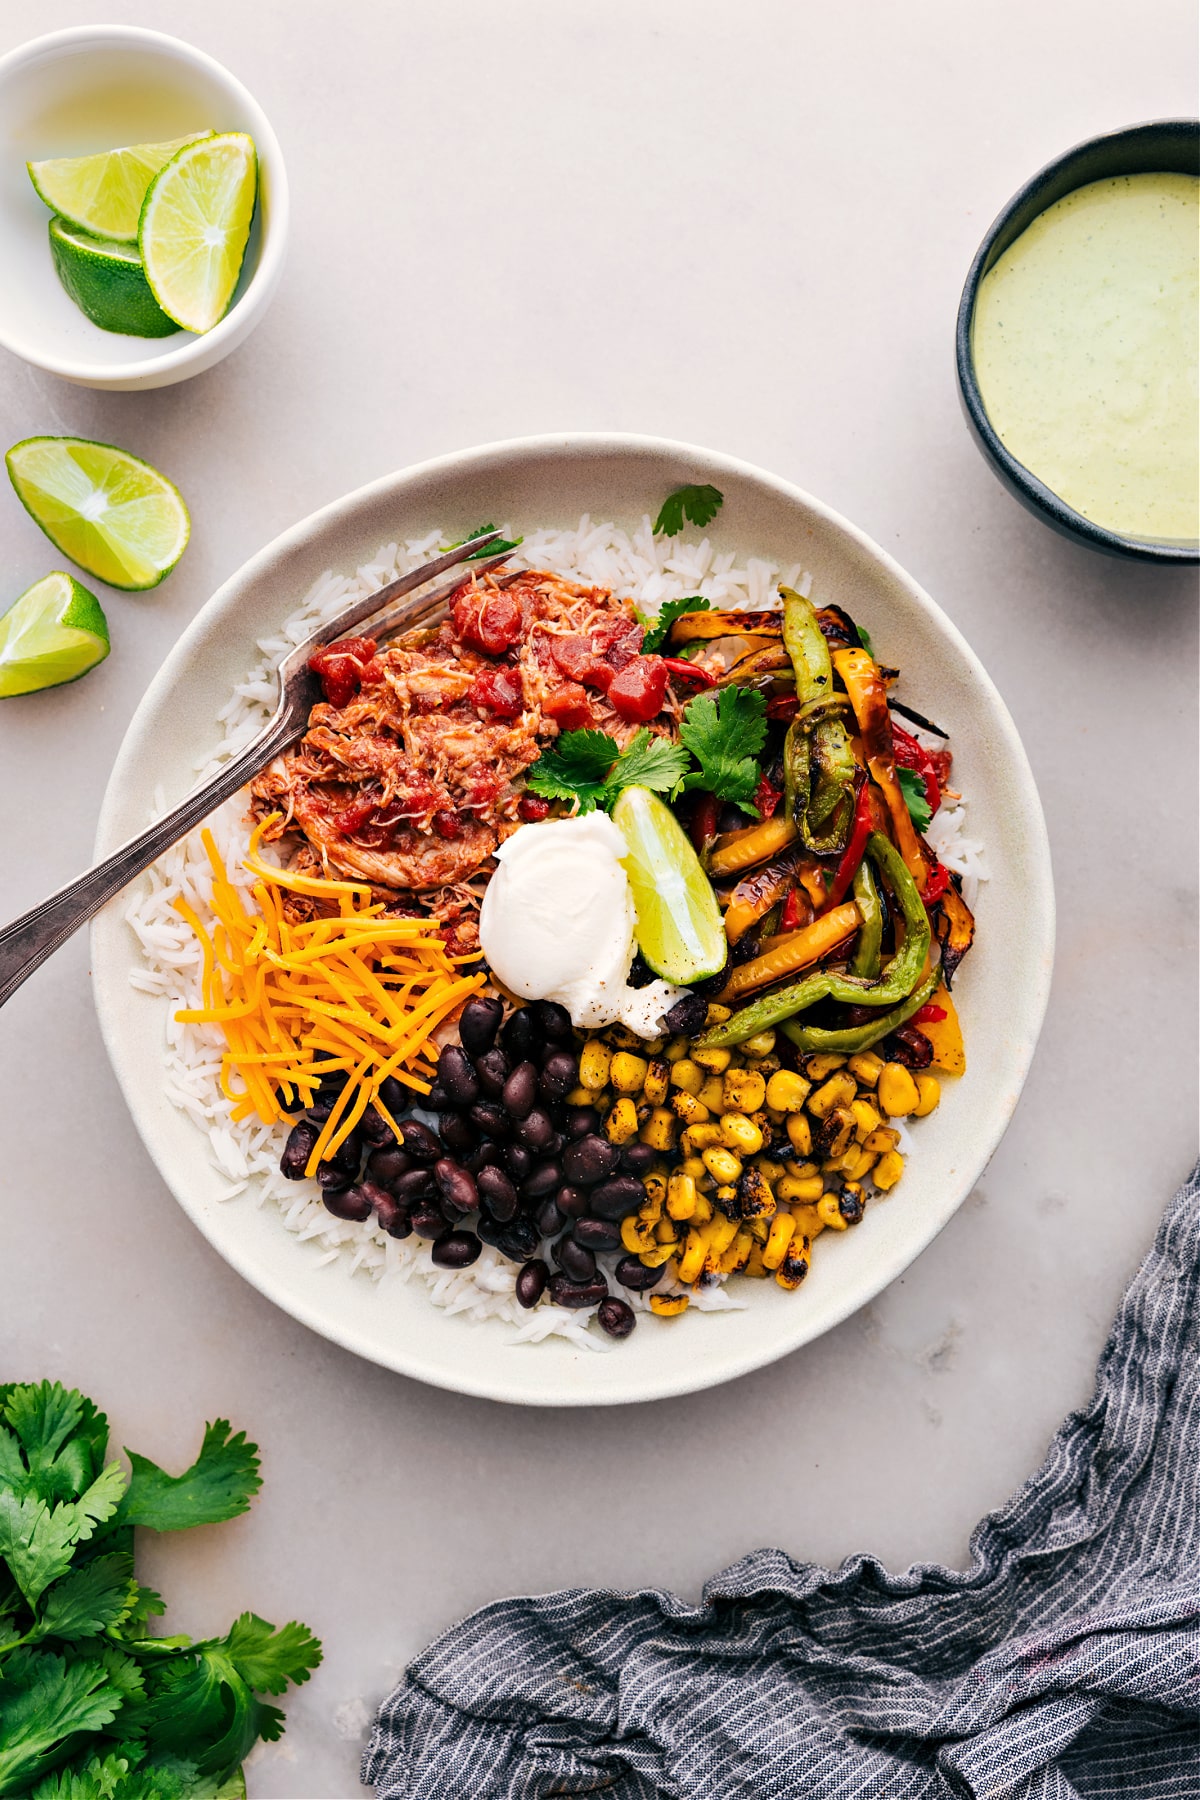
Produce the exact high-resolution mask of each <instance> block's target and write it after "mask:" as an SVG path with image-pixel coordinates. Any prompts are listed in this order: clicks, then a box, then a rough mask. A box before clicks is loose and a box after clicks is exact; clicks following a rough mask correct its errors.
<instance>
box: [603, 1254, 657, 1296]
mask: <svg viewBox="0 0 1200 1800" xmlns="http://www.w3.org/2000/svg"><path fill="white" fill-rule="evenodd" d="M666 1272H667V1265H666V1263H662V1264H660V1265H659V1267H658V1268H657V1269H648V1268H647V1267H646V1265H645V1263H644V1262H639V1261H638V1259H637V1257H636V1256H623V1257H622V1258H621V1260H620V1262H619V1263H618V1264H617V1266H616V1268H615V1269H614V1270H613V1274H614V1275H615V1276H616V1278H617V1280H618V1281H619V1282H620V1284H621V1286H622V1287H627V1288H633V1289H635V1291H636V1292H637V1293H639V1294H640V1293H642V1292H644V1290H645V1289H646V1288H652V1287H657V1286H658V1284H659V1282H660V1281H661V1280H662V1278H663V1276H664V1275H665V1274H666Z"/></svg>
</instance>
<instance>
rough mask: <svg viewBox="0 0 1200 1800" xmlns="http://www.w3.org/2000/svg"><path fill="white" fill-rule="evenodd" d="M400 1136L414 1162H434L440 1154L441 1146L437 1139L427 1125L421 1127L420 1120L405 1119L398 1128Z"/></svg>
mask: <svg viewBox="0 0 1200 1800" xmlns="http://www.w3.org/2000/svg"><path fill="white" fill-rule="evenodd" d="M400 1136H401V1140H402V1142H403V1144H404V1148H405V1150H407V1152H408V1154H409V1155H410V1156H411V1157H412V1159H413V1161H414V1162H436V1161H437V1159H438V1157H439V1156H440V1155H441V1154H442V1146H441V1145H440V1144H439V1143H438V1141H437V1138H436V1137H435V1136H434V1134H433V1132H432V1131H430V1129H429V1127H428V1125H422V1123H421V1121H420V1119H405V1121H404V1123H403V1124H402V1125H401V1127H400Z"/></svg>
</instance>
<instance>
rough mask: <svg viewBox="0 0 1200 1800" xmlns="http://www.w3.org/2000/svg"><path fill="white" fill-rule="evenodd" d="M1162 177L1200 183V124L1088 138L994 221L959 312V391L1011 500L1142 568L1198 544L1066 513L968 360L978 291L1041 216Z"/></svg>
mask: <svg viewBox="0 0 1200 1800" xmlns="http://www.w3.org/2000/svg"><path fill="white" fill-rule="evenodd" d="M1164 171H1165V172H1167V173H1169V174H1176V175H1200V120H1196V119H1162V120H1159V121H1157V122H1155V123H1153V124H1149V125H1131V126H1129V127H1128V129H1127V130H1125V131H1111V132H1109V133H1108V135H1107V136H1106V137H1097V138H1089V139H1088V140H1087V142H1086V143H1084V144H1076V146H1075V148H1074V149H1073V150H1068V151H1067V153H1066V155H1065V156H1060V157H1059V158H1058V160H1057V161H1056V162H1052V163H1047V165H1046V167H1045V168H1044V169H1041V170H1039V171H1038V173H1037V174H1036V175H1035V176H1034V177H1033V180H1032V181H1028V182H1026V184H1025V186H1024V187H1023V188H1022V189H1021V191H1020V193H1019V194H1016V195H1014V197H1013V198H1012V199H1011V200H1010V201H1009V203H1008V205H1007V206H1006V207H1005V208H1004V211H1003V212H1002V213H1001V214H1000V216H999V218H998V219H997V220H996V221H995V223H994V224H993V226H992V228H991V230H990V231H989V232H988V234H987V236H986V237H985V238H984V240H983V242H982V244H981V245H980V246H979V250H978V253H977V255H976V257H975V261H974V262H973V263H972V264H971V272H970V274H969V275H968V276H967V283H966V286H965V287H964V288H963V294H962V300H961V301H960V303H959V308H958V334H957V340H956V351H957V359H958V386H959V392H960V394H961V395H962V403H963V408H964V410H965V412H966V415H967V419H968V422H969V423H970V425H971V428H972V430H973V431H974V433H975V437H976V439H977V440H978V443H979V446H980V448H981V449H982V451H983V453H984V455H985V456H986V457H987V459H988V461H989V462H990V463H991V465H992V467H993V469H994V470H995V471H996V473H997V475H998V476H999V477H1000V479H1001V481H1002V482H1003V483H1004V485H1005V486H1006V487H1007V488H1008V489H1009V491H1010V493H1013V494H1015V495H1016V497H1017V499H1018V500H1019V501H1021V503H1022V505H1023V506H1027V507H1028V508H1029V510H1030V512H1032V513H1036V514H1037V517H1038V518H1039V519H1041V520H1042V521H1043V523H1044V524H1046V525H1049V526H1051V527H1052V528H1053V529H1054V530H1055V531H1059V532H1061V533H1062V534H1063V536H1064V537H1069V538H1074V539H1076V540H1077V541H1078V542H1079V543H1082V544H1090V545H1091V547H1092V548H1093V549H1094V550H1103V551H1104V552H1106V554H1107V555H1109V556H1127V557H1133V558H1135V559H1136V560H1137V561H1138V562H1156V563H1195V562H1200V543H1191V542H1188V543H1179V542H1169V543H1168V542H1162V543H1155V542H1153V541H1152V540H1141V539H1138V538H1128V537H1123V536H1122V535H1121V534H1120V532H1116V531H1106V530H1105V529H1104V527H1103V526H1102V525H1094V524H1093V523H1092V521H1091V520H1090V519H1085V518H1084V517H1083V515H1082V513H1077V512H1076V511H1075V509H1074V507H1073V506H1068V505H1067V503H1066V501H1065V500H1062V499H1060V498H1059V496H1058V495H1057V494H1055V493H1053V492H1051V490H1050V489H1049V488H1048V487H1046V486H1045V484H1044V483H1043V482H1040V481H1039V480H1038V478H1037V476H1036V475H1033V474H1031V473H1030V471H1029V470H1028V469H1027V468H1026V467H1025V465H1024V463H1019V462H1018V461H1017V459H1016V457H1015V456H1013V455H1012V453H1011V452H1010V451H1008V450H1006V449H1005V447H1004V445H1003V444H1002V443H1001V442H1000V439H999V437H998V436H997V434H996V430H995V427H994V426H993V425H992V422H991V420H990V419H989V418H988V415H987V412H986V410H985V409H984V404H983V400H982V398H981V396H980V393H979V384H978V382H977V381H976V379H975V364H974V360H973V358H972V355H971V319H972V317H973V315H974V312H975V296H976V294H977V293H978V291H979V284H980V282H981V281H982V280H983V278H984V276H985V275H986V274H987V272H988V270H989V269H991V268H992V267H993V265H994V264H995V263H997V262H998V261H999V260H1000V258H1001V257H1002V256H1003V255H1004V252H1005V251H1006V250H1007V249H1008V247H1009V245H1010V244H1013V243H1015V242H1016V240H1017V238H1019V237H1020V235H1021V233H1022V232H1023V231H1024V230H1025V228H1026V226H1027V225H1031V224H1032V223H1033V221H1034V219H1036V218H1037V216H1038V214H1039V213H1043V212H1045V211H1046V208H1047V207H1049V206H1053V205H1054V203H1055V201H1057V200H1061V199H1062V198H1063V196H1064V195H1065V194H1071V193H1074V191H1075V189H1076V188H1080V187H1086V186H1087V184H1088V182H1089V181H1104V180H1105V179H1107V177H1109V176H1111V175H1143V174H1154V173H1160V172H1164Z"/></svg>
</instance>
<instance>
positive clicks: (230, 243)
mask: <svg viewBox="0 0 1200 1800" xmlns="http://www.w3.org/2000/svg"><path fill="white" fill-rule="evenodd" d="M257 195H258V156H257V153H256V151H255V148H254V140H253V139H252V138H250V137H247V135H246V133H245V132H244V131H225V132H221V133H220V134H219V135H218V136H216V137H210V138H201V139H198V140H197V142H195V143H194V144H188V145H186V146H185V148H184V149H182V150H180V152H179V153H178V155H177V156H175V157H174V158H172V160H171V161H170V162H169V163H167V164H166V166H165V168H163V169H160V170H159V172H158V174H157V175H156V176H155V177H154V180H153V181H152V182H151V184H150V188H149V191H148V193H147V194H146V199H145V202H144V204H143V206H142V218H141V224H140V225H139V227H138V247H139V248H140V250H141V253H142V263H143V266H144V267H145V270H146V279H147V280H148V281H149V283H150V286H151V288H152V289H153V292H154V298H155V299H156V300H157V301H158V304H159V305H160V306H161V307H162V309H163V311H164V312H165V313H166V314H167V315H168V316H169V317H170V318H172V319H174V320H175V322H176V324H178V325H182V326H183V327H184V329H185V330H187V331H197V332H203V331H211V330H212V328H213V326H214V325H215V324H217V322H218V320H220V319H222V318H224V316H225V313H226V312H227V311H228V308H229V302H230V301H231V300H232V299H233V291H234V289H235V288H236V287H237V283H238V276H239V275H240V274H241V272H242V262H243V260H244V258H245V255H246V245H247V243H248V242H249V238H250V223H251V220H252V219H253V217H254V203H255V200H256V198H257Z"/></svg>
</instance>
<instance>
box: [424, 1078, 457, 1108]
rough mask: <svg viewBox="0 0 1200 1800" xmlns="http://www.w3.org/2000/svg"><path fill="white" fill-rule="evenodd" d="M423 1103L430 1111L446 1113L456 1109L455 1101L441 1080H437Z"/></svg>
mask: <svg viewBox="0 0 1200 1800" xmlns="http://www.w3.org/2000/svg"><path fill="white" fill-rule="evenodd" d="M421 1105H422V1106H424V1107H427V1108H428V1109H429V1111H430V1112H435V1113H446V1112H453V1111H454V1101H453V1100H452V1099H451V1098H450V1096H449V1094H448V1093H447V1092H446V1090H445V1088H444V1087H443V1086H442V1084H441V1082H440V1081H435V1082H434V1084H433V1086H432V1087H431V1088H430V1090H429V1092H428V1093H427V1094H426V1095H424V1097H423V1098H422V1100H421Z"/></svg>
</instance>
